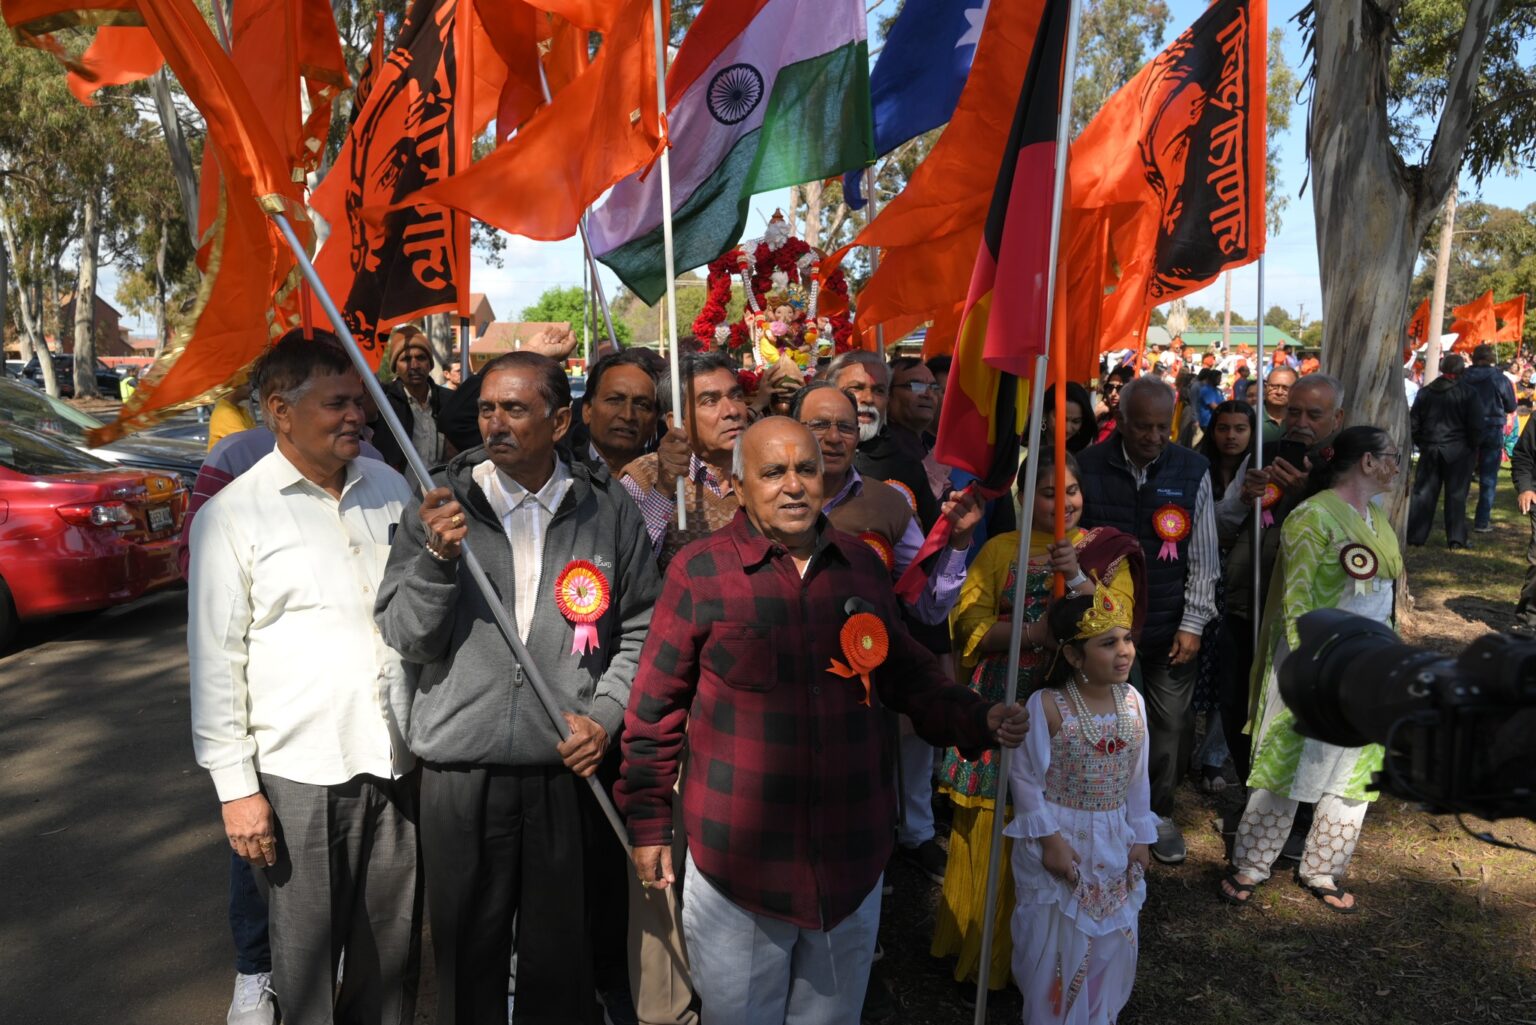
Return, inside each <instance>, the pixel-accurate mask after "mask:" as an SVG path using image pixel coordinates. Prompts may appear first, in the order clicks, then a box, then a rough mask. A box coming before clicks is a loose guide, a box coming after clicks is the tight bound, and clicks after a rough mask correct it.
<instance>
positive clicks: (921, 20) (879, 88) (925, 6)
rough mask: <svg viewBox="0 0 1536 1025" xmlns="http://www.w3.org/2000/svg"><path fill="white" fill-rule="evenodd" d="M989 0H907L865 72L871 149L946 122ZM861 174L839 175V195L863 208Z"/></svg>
mask: <svg viewBox="0 0 1536 1025" xmlns="http://www.w3.org/2000/svg"><path fill="white" fill-rule="evenodd" d="M990 3H991V0H907V3H906V6H904V7H903V8H902V9H901V14H900V15H898V16H897V18H896V22H895V24H893V25H892V26H891V31H890V34H889V35H887V36H886V38H885V47H884V49H882V50H881V51H880V59H879V60H878V61H876V62H875V67H874V70H873V71H871V72H870V74H869V94H870V104H871V108H872V110H873V113H874V119H875V152H876V153H877V154H879V155H882V156H883V155H884V154H886V153H889V152H890V151H891V150H893V149H895V148H896V147H897V146H900V145H901V144H902V143H904V142H906V141H907V140H908V139H911V138H914V137H916V136H919V135H922V134H923V133H924V132H926V131H930V130H932V129H934V128H937V127H939V126H940V125H942V124H944V123H945V122H947V121H948V120H949V118H950V115H952V114H953V113H954V112H955V104H956V103H958V102H960V90H961V89H963V88H964V87H965V77H966V75H968V74H970V71H971V61H972V59H973V58H974V57H975V56H976V44H977V43H978V42H979V41H980V40H981V25H982V22H983V21H984V20H985V19H986V16H987V6H988V5H989V4H990ZM863 186H864V176H863V174H862V173H857V172H853V171H850V172H848V173H847V174H845V175H844V176H843V196H844V198H845V199H846V200H847V202H848V205H849V206H850V207H852V208H853V209H855V210H859V209H862V208H863V206H864V194H863Z"/></svg>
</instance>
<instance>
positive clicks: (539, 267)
mask: <svg viewBox="0 0 1536 1025" xmlns="http://www.w3.org/2000/svg"><path fill="white" fill-rule="evenodd" d="M956 2H966V3H970V4H972V5H973V6H977V7H980V6H981V4H982V2H983V0H956ZM1205 6H1206V4H1205V0H1169V8H1170V10H1171V14H1172V17H1171V18H1170V19H1169V27H1168V32H1167V34H1166V37H1165V38H1164V40H1163V44H1164V45H1166V44H1167V43H1168V42H1169V41H1171V40H1172V38H1173V37H1174V36H1176V35H1177V34H1178V33H1179V32H1180V31H1182V30H1183V29H1184V28H1185V27H1186V26H1187V25H1189V24H1190V23H1191V22H1192V21H1194V19H1195V18H1197V17H1198V16H1199V14H1200V12H1201V11H1202V10H1203V9H1204V8H1205ZM1301 6H1302V2H1301V0H1271V4H1270V24H1271V26H1272V27H1280V28H1282V29H1284V31H1285V40H1284V44H1283V45H1284V53H1285V58H1286V61H1287V63H1289V64H1290V65H1291V67H1292V68H1293V69H1298V77H1299V69H1300V68H1301V66H1302V60H1303V46H1302V37H1301V32H1300V30H1299V28H1298V27H1297V25H1296V24H1295V22H1294V21H1292V17H1293V15H1294V14H1295V13H1296V11H1297V10H1298V9H1300V7H1301ZM880 13H882V12H881V11H880V10H879V9H877V10H875V11H873V12H872V13H871V15H870V17H871V24H870V31H871V33H872V34H873V32H874V24H873V19H874V18H875V17H878V16H879V14H880ZM876 59H878V56H877V58H876ZM1304 104H1305V95H1303V96H1302V97H1301V99H1300V100H1299V101H1298V102H1297V104H1296V106H1295V107H1294V109H1293V110H1292V114H1291V127H1290V128H1289V130H1287V131H1286V133H1285V134H1284V135H1283V136H1282V137H1281V138H1280V140H1279V145H1280V161H1279V170H1280V181H1279V183H1278V188H1279V189H1280V190H1281V191H1283V192H1284V194H1285V195H1287V196H1288V197H1289V198H1290V202H1289V204H1288V205H1287V207H1286V209H1285V211H1284V213H1283V214H1282V222H1281V228H1280V231H1279V232H1278V233H1276V234H1275V235H1273V236H1272V237H1271V238H1270V239H1269V242H1268V246H1267V255H1266V257H1265V258H1264V261H1263V269H1264V308H1265V309H1268V308H1269V307H1270V306H1275V305H1279V306H1281V307H1284V308H1285V309H1286V310H1288V311H1289V312H1290V313H1291V314H1292V315H1296V316H1299V317H1300V319H1302V320H1303V322H1304V323H1310V322H1311V321H1314V320H1317V319H1318V318H1319V317H1321V315H1322V308H1323V304H1322V290H1321V287H1320V286H1319V283H1318V273H1317V244H1316V234H1315V231H1314V222H1313V216H1312V196H1311V193H1310V192H1308V193H1306V194H1304V195H1301V196H1298V195H1297V193H1298V191H1299V190H1300V189H1301V186H1302V184H1303V182H1304V181H1305V179H1306V172H1307V161H1306V139H1305V131H1306V107H1305V105H1304ZM1533 184H1536V174H1531V173H1527V174H1526V175H1524V176H1520V175H1515V176H1498V175H1496V176H1494V177H1491V178H1490V179H1488V180H1487V181H1485V182H1484V183H1483V184H1482V185H1481V187H1479V188H1475V189H1474V188H1472V187H1471V185H1470V183H1469V182H1464V183H1463V186H1462V187H1463V190H1464V191H1463V199H1464V200H1465V199H1467V198H1469V197H1470V198H1472V199H1481V200H1483V201H1486V202H1489V203H1495V204H1498V205H1502V206H1514V207H1523V206H1525V205H1526V204H1527V203H1528V202H1530V197H1531V195H1532V192H1533V188H1532V186H1533ZM788 205H789V192H788V190H787V189H784V190H780V191H778V192H772V193H764V194H761V195H758V196H754V197H753V199H752V204H751V206H752V210H751V214H750V215H749V218H748V221H747V228H746V232H745V235H744V237H746V238H756V237H758V236H759V235H761V234H762V229H763V226H764V225H765V224H766V223H767V219H768V218H769V217H770V216H771V215H772V214H773V212H774V210H775V209H777V208H781V207H782V208H787V207H788ZM582 262H583V259H582V251H581V243H580V241H579V240H577V239H575V238H571V239H567V240H565V241H561V242H533V241H530V240H528V239H525V238H520V237H516V236H508V237H507V246H506V249H505V250H504V251H503V253H502V266H501V267H492V266H491V265H490V264H489V263H487V262H486V260H485V257H484V256H483V255H482V254H480V253H478V252H476V253H475V254H474V260H473V266H472V269H471V275H470V281H471V289H472V290H473V291H476V292H484V293H485V294H486V296H487V297H488V298H489V300H490V302H491V306H492V308H493V309H494V310H495V311H496V317H497V319H499V320H517V319H519V317H520V314H521V313H522V310H523V308H524V307H526V306H530V305H532V304H533V303H534V302H535V301H536V300H537V299H538V297H539V295H540V294H541V293H543V292H544V291H545V289H548V288H552V287H556V286H570V285H576V286H579V285H580V284H581V282H582ZM683 269H685V268H679V271H680V272H681V271H682V270H683ZM103 276H104V279H105V280H104V281H103V287H102V289H101V291H102V294H103V295H104V296H107V297H109V298H110V297H112V295H113V293H114V292H115V291H116V287H117V282H116V279H115V275H114V274H113V273H112V269H111V268H106V272H105V273H104V275H103ZM601 279H602V282H603V286H604V289H605V290H606V293H607V295H608V296H609V297H610V298H611V297H612V296H613V295H614V294H615V293H616V291H617V288H618V279H617V278H616V277H614V275H613V274H612V272H610V271H609V270H608V269H607V268H606V267H604V268H602V274H601ZM1258 283H1259V267H1258V265H1257V264H1251V265H1249V266H1247V267H1243V268H1240V269H1238V270H1237V271H1235V272H1234V273H1233V287H1232V296H1233V308H1234V310H1235V311H1237V312H1239V313H1240V314H1241V315H1242V316H1244V317H1246V318H1248V319H1250V320H1251V319H1253V318H1254V316H1256V315H1257V313H1258V310H1259V297H1258ZM1222 291H1223V290H1222V285H1221V284H1220V283H1219V282H1218V283H1217V284H1215V285H1213V286H1211V287H1210V288H1207V289H1205V290H1204V291H1202V292H1197V293H1195V294H1194V295H1192V296H1190V297H1189V304H1190V305H1191V306H1205V307H1207V308H1209V309H1213V310H1219V309H1221V306H1222V300H1223V295H1222ZM134 329H135V330H137V331H140V332H148V331H152V330H153V324H152V322H151V321H149V320H145V321H142V322H140V323H138V324H135V325H134Z"/></svg>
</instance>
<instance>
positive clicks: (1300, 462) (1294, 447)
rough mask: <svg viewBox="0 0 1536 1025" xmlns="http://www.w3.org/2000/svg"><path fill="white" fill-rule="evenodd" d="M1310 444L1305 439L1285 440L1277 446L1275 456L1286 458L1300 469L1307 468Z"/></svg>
mask: <svg viewBox="0 0 1536 1025" xmlns="http://www.w3.org/2000/svg"><path fill="white" fill-rule="evenodd" d="M1308 447H1309V446H1308V445H1307V443H1306V442H1304V441H1291V440H1289V439H1287V440H1283V441H1281V442H1280V444H1278V445H1276V446H1275V458H1276V459H1284V460H1285V461H1286V462H1288V463H1290V464H1291V465H1292V466H1294V467H1295V468H1296V469H1298V470H1302V471H1305V470H1306V468H1307V449H1308Z"/></svg>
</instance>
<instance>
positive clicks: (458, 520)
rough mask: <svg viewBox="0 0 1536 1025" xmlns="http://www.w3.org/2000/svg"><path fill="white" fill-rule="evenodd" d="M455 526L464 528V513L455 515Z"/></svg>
mask: <svg viewBox="0 0 1536 1025" xmlns="http://www.w3.org/2000/svg"><path fill="white" fill-rule="evenodd" d="M453 525H454V526H455V527H462V526H464V514H463V513H454V514H453Z"/></svg>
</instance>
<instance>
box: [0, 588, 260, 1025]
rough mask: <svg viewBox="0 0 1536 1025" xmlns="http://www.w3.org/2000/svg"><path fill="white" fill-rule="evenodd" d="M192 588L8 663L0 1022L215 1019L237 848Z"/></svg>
mask: <svg viewBox="0 0 1536 1025" xmlns="http://www.w3.org/2000/svg"><path fill="white" fill-rule="evenodd" d="M185 637H186V595H185V592H183V591H172V592H169V593H166V594H162V595H158V596H155V597H152V598H149V599H145V600H143V601H140V602H138V603H135V604H133V605H129V606H124V607H122V608H118V609H114V610H111V611H108V612H104V613H100V614H97V615H93V616H86V617H76V618H72V619H70V620H68V621H64V622H62V623H59V622H55V623H53V624H50V625H48V626H46V627H45V628H43V629H42V630H41V631H38V630H36V629H35V628H23V640H22V644H23V647H22V649H21V650H19V651H16V652H14V653H13V654H11V655H9V656H7V657H5V658H0V907H3V909H4V910H3V911H0V1021H3V1022H5V1023H6V1025H64V1023H70V1025H76V1023H78V1025H95V1023H98V1022H99V1023H102V1025H108V1023H110V1025H215V1023H222V1022H223V1020H224V1012H225V1010H226V1009H227V1007H228V1004H229V993H230V986H231V983H232V982H233V978H234V976H233V966H232V963H231V959H232V952H231V948H230V940H229V929H228V925H227V922H226V920H225V917H224V916H225V902H224V901H225V894H226V892H227V887H228V866H229V862H228V857H227V854H226V851H227V848H226V847H225V844H224V836H223V832H222V830H221V828H220V825H219V817H218V805H217V803H216V799H215V797H214V793H213V787H212V784H211V783H209V781H208V776H207V774H206V773H204V772H203V771H202V770H200V769H198V768H197V766H196V764H195V763H194V762H193V760H192V744H191V738H190V733H189V731H188V722H187V665H186V641H185Z"/></svg>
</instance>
